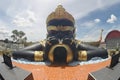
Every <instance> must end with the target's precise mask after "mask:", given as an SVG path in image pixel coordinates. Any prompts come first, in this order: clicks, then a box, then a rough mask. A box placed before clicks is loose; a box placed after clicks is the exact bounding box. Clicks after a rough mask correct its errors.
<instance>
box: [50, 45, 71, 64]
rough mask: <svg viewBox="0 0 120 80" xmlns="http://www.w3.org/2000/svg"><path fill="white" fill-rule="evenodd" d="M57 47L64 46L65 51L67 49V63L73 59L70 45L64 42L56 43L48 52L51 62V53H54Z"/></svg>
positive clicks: (52, 57) (52, 59) (52, 60)
mask: <svg viewBox="0 0 120 80" xmlns="http://www.w3.org/2000/svg"><path fill="white" fill-rule="evenodd" d="M57 47H64V48H65V49H66V51H67V60H66V61H67V63H69V62H70V61H72V60H73V53H72V51H71V49H70V47H69V46H68V45H65V44H58V45H55V46H53V47H52V48H51V49H50V51H49V53H48V58H49V60H50V61H51V62H54V55H53V53H54V50H55V48H57Z"/></svg>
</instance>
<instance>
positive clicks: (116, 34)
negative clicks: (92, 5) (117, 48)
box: [105, 30, 120, 41]
mask: <svg viewBox="0 0 120 80" xmlns="http://www.w3.org/2000/svg"><path fill="white" fill-rule="evenodd" d="M114 38H120V31H118V30H113V31H111V32H109V33H108V34H107V36H106V38H105V41H106V40H108V39H114Z"/></svg>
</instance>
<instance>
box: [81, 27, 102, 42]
mask: <svg viewBox="0 0 120 80" xmlns="http://www.w3.org/2000/svg"><path fill="white" fill-rule="evenodd" d="M99 37H100V30H99V29H98V28H94V29H91V30H89V31H88V32H87V33H86V34H85V35H84V36H83V37H82V38H81V40H82V41H98V40H99Z"/></svg>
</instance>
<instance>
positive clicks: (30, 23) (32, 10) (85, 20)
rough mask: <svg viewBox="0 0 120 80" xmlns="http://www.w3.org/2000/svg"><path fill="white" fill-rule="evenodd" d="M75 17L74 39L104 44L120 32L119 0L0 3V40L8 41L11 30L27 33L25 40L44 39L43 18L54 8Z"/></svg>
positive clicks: (10, 0)
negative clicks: (106, 39)
mask: <svg viewBox="0 0 120 80" xmlns="http://www.w3.org/2000/svg"><path fill="white" fill-rule="evenodd" d="M59 4H61V5H63V7H64V8H65V9H66V11H67V12H69V13H70V14H72V15H73V17H74V18H75V22H76V23H75V27H76V38H77V39H79V40H82V41H96V40H98V39H99V36H100V30H101V29H104V32H103V41H104V38H105V37H106V35H107V33H108V32H110V31H111V30H114V29H115V30H120V8H119V7H120V0H111V1H110V0H34V1H33V0H0V39H4V38H10V37H9V36H10V35H11V31H12V30H14V29H18V30H22V31H24V32H25V33H26V36H27V37H28V41H39V40H42V39H45V38H46V34H47V32H46V18H47V16H48V15H49V14H50V13H51V12H53V11H54V10H55V8H56V7H57V5H59Z"/></svg>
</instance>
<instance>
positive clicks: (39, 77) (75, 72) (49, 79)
mask: <svg viewBox="0 0 120 80" xmlns="http://www.w3.org/2000/svg"><path fill="white" fill-rule="evenodd" d="M109 63H110V60H107V61H104V62H100V63H94V64H87V65H77V66H74V67H70V66H65V65H62V66H58V65H52V66H46V65H32V64H21V63H16V62H13V64H14V65H16V66H18V67H21V68H23V69H25V70H28V71H31V72H32V73H33V77H34V80H87V76H88V73H90V72H93V71H96V70H99V69H101V68H103V67H105V66H108V65H109Z"/></svg>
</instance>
